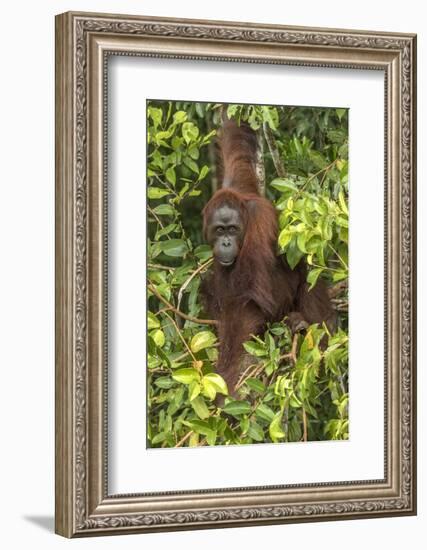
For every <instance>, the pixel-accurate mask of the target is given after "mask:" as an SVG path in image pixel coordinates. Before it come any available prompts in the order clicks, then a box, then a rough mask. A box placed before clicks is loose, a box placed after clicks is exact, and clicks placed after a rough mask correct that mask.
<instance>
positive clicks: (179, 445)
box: [175, 430, 194, 448]
mask: <svg viewBox="0 0 427 550" xmlns="http://www.w3.org/2000/svg"><path fill="white" fill-rule="evenodd" d="M193 433H194V430H191V432H187V433H186V434H185V435H184V437H183V438H182V439H180V440H179V441H178V443H177V444H176V445H175V448H176V447H182V445H184V443H185V442H186V441H187V439H189V438H190V437H191V434H193Z"/></svg>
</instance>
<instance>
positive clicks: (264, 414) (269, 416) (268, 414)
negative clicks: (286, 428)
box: [255, 403, 274, 422]
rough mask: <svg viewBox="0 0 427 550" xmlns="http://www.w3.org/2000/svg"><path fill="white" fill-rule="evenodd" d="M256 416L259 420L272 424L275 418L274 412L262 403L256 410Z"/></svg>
mask: <svg viewBox="0 0 427 550" xmlns="http://www.w3.org/2000/svg"><path fill="white" fill-rule="evenodd" d="M255 414H256V416H257V417H258V418H261V419H262V420H266V421H267V422H271V421H272V420H273V418H274V411H273V410H272V409H270V407H269V406H268V405H266V404H265V403H260V404H259V405H258V407H257V408H256V411H255Z"/></svg>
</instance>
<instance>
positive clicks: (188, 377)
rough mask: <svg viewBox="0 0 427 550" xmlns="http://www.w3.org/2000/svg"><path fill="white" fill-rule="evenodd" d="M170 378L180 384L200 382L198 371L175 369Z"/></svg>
mask: <svg viewBox="0 0 427 550" xmlns="http://www.w3.org/2000/svg"><path fill="white" fill-rule="evenodd" d="M172 378H173V379H174V380H176V381H177V382H181V384H191V382H193V380H194V381H197V382H199V381H200V374H199V371H197V370H196V369H191V368H184V369H177V370H176V371H175V372H174V373H173V374H172Z"/></svg>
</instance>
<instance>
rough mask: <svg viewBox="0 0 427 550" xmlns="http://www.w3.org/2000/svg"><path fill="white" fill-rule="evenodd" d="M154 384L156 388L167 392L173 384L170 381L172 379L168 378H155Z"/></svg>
mask: <svg viewBox="0 0 427 550" xmlns="http://www.w3.org/2000/svg"><path fill="white" fill-rule="evenodd" d="M154 384H155V385H156V386H157V387H158V388H162V389H163V390H169V389H170V388H172V386H174V384H175V382H174V381H173V380H172V378H169V376H159V378H156V380H155V382H154Z"/></svg>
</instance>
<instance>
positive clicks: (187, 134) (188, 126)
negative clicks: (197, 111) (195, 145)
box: [182, 122, 199, 145]
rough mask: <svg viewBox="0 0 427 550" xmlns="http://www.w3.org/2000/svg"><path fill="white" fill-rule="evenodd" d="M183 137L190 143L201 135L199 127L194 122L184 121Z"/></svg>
mask: <svg viewBox="0 0 427 550" xmlns="http://www.w3.org/2000/svg"><path fill="white" fill-rule="evenodd" d="M182 137H183V138H184V139H185V142H186V143H187V145H188V144H189V143H190V142H191V141H195V140H196V139H197V138H198V137H199V129H198V128H197V126H196V125H195V124H193V123H192V122H184V124H183V125H182Z"/></svg>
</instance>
